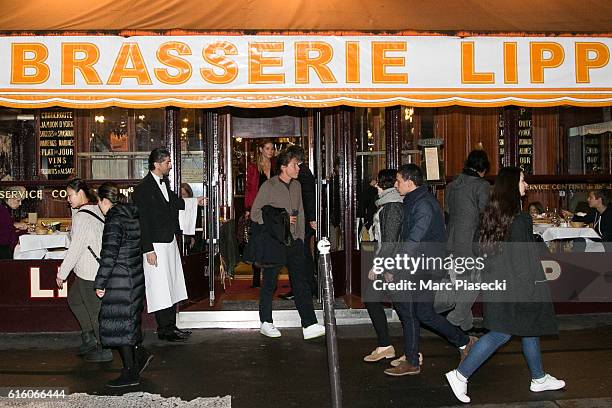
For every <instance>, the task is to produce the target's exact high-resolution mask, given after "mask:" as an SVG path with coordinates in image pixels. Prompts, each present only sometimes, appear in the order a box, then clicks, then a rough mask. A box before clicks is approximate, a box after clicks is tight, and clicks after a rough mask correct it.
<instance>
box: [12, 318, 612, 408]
mask: <svg viewBox="0 0 612 408" xmlns="http://www.w3.org/2000/svg"><path fill="white" fill-rule="evenodd" d="M560 319H561V329H562V331H561V333H560V335H559V336H558V337H545V338H543V339H542V354H543V361H544V368H545V370H546V371H547V372H549V373H551V374H552V375H554V376H556V377H558V378H562V379H564V380H565V381H566V382H567V387H566V388H565V389H564V390H560V391H550V392H544V393H537V394H536V393H532V392H530V391H529V382H530V376H529V370H528V369H527V366H526V363H525V361H524V359H523V356H522V353H521V347H520V339H513V340H511V341H510V342H509V343H508V344H507V345H506V346H504V347H503V348H502V349H501V350H500V351H498V352H497V353H496V354H495V355H494V356H493V357H492V358H491V359H490V360H489V361H488V362H487V363H485V364H484V365H483V366H482V367H481V368H480V369H479V370H478V371H477V372H476V373H475V374H474V375H473V376H472V378H471V379H470V383H469V395H470V397H471V398H472V402H473V404H472V406H476V407H487V408H497V407H517V406H520V407H538V408H539V407H542V408H549V407H550V408H553V407H556V408H558V407H563V408H583V407H584V408H586V407H589V408H594V407H612V315H611V314H602V315H584V316H566V317H561V318H560ZM391 335H392V341H393V344H394V345H395V346H396V350H398V351H400V352H401V349H402V347H401V344H402V341H401V340H402V339H401V327H400V326H399V324H392V325H391ZM422 337H423V339H422V342H421V345H422V346H421V347H422V349H421V351H422V353H423V354H424V359H425V360H424V365H423V368H422V371H421V374H420V375H416V376H406V377H397V378H395V377H388V376H386V375H385V374H384V373H383V370H384V369H385V368H386V367H387V366H388V364H387V363H386V362H378V363H365V362H363V361H362V358H363V356H364V355H366V354H368V353H369V352H370V351H371V350H372V349H373V348H374V347H375V346H376V342H375V335H374V330H373V329H372V327H371V326H369V325H358V326H340V327H338V346H339V352H340V376H341V384H342V393H343V406H344V407H377V408H378V407H448V406H458V405H459V404H460V403H459V402H458V401H457V400H456V399H455V397H454V396H453V394H452V392H451V390H450V388H449V386H448V385H447V383H446V381H445V379H444V377H443V375H444V373H445V372H446V371H449V370H451V369H453V368H455V367H456V365H457V364H458V353H457V350H456V349H455V348H453V347H452V346H451V345H450V344H448V343H446V342H445V341H444V340H442V339H441V338H439V337H437V336H434V335H433V334H431V333H429V332H425V331H424V332H423V333H422ZM79 342H80V336H79V334H78V333H62V334H59V333H38V334H0V388H1V387H28V388H37V387H66V388H68V390H69V392H70V393H71V394H72V393H85V394H88V395H90V396H119V395H122V394H124V393H134V392H144V393H148V394H153V395H157V394H158V395H160V396H162V397H166V398H170V397H173V398H180V399H181V400H182V401H192V400H194V399H196V398H200V397H202V398H205V397H225V400H227V396H229V397H230V398H231V406H232V407H266V408H268V407H328V406H331V402H330V401H331V400H330V387H329V377H328V365H327V352H326V343H325V338H319V339H315V340H311V341H304V340H303V338H302V333H301V330H300V329H283V330H282V337H280V338H278V339H270V338H266V337H263V336H262V335H260V334H259V332H258V330H247V329H240V330H238V329H205V330H196V331H194V333H193V335H192V337H191V338H190V340H189V341H188V342H186V343H167V342H161V341H159V340H158V339H157V338H156V336H155V334H154V333H153V332H147V333H146V334H145V346H147V348H148V349H149V350H150V351H151V352H153V354H154V355H155V359H154V360H153V362H152V363H151V365H150V367H149V368H148V369H147V371H146V372H145V373H144V374H143V375H142V382H141V385H140V386H138V387H133V388H129V389H125V390H123V391H119V392H114V391H113V390H111V389H109V388H106V387H105V385H104V384H105V383H106V382H107V381H108V380H110V379H112V378H114V377H116V376H117V375H118V374H119V370H120V367H121V363H120V359H119V356H118V355H117V354H115V361H113V362H112V363H103V364H90V363H86V362H84V361H83V360H82V359H81V358H79V357H77V356H76V355H75V351H76V348H77V347H78V345H79ZM148 394H147V395H148ZM117 401H119V402H115V403H113V404H112V405H113V406H114V407H121V406H132V405H129V404H127V403H125V405H124V404H123V403H122V402H121V401H122V400H121V399H118V400H117ZM0 406H6V400H0ZM150 406H153V405H150ZM160 406H161V405H160ZM163 406H179V405H175V404H171V403H168V404H164V405H163ZM190 406H197V404H195V405H190Z"/></svg>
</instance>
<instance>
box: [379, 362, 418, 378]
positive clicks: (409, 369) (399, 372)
mask: <svg viewBox="0 0 612 408" xmlns="http://www.w3.org/2000/svg"><path fill="white" fill-rule="evenodd" d="M420 372H421V367H415V366H412V365H410V363H407V362H405V361H404V362H402V363H401V364H400V365H398V366H397V367H393V368H387V369H386V370H385V374H387V375H390V376H392V377H401V376H403V375H417V374H419V373H420Z"/></svg>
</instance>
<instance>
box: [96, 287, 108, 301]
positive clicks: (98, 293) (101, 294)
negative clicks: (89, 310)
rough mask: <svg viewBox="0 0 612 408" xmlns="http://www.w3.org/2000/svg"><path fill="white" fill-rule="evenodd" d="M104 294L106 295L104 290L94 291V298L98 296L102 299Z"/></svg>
mask: <svg viewBox="0 0 612 408" xmlns="http://www.w3.org/2000/svg"><path fill="white" fill-rule="evenodd" d="M105 293H106V290H105V289H96V296H98V297H99V298H100V299H102V297H103V296H104V294H105Z"/></svg>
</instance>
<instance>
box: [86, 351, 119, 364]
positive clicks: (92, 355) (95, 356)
mask: <svg viewBox="0 0 612 408" xmlns="http://www.w3.org/2000/svg"><path fill="white" fill-rule="evenodd" d="M85 361H87V362H88V363H108V362H109V361H113V352H112V351H111V349H106V348H102V347H94V349H93V350H91V351H90V352H89V353H87V354H85Z"/></svg>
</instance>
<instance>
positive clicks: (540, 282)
mask: <svg viewBox="0 0 612 408" xmlns="http://www.w3.org/2000/svg"><path fill="white" fill-rule="evenodd" d="M541 245H544V244H543V243H536V242H534V239H533V222H532V220H531V217H530V216H529V215H528V214H524V213H521V214H519V215H517V216H516V217H515V218H514V221H513V222H512V224H511V226H510V232H509V237H508V240H507V242H504V246H503V247H502V253H501V254H500V255H498V256H495V257H494V258H493V259H491V260H490V261H488V262H487V263H486V268H485V270H484V271H483V273H482V279H483V281H487V282H492V281H494V280H496V279H497V280H500V281H501V280H504V279H505V280H506V281H507V289H506V291H503V292H493V291H486V292H483V299H484V301H485V303H484V308H483V312H484V326H485V327H486V328H487V329H489V330H493V331H498V332H502V333H507V334H512V335H516V336H524V337H535V336H543V335H549V334H556V333H558V330H559V329H558V326H557V317H556V314H555V310H554V307H553V304H552V301H551V296H550V290H549V287H548V281H547V280H546V275H545V274H544V269H543V268H542V264H541V262H540V259H541V254H542V247H541Z"/></svg>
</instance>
